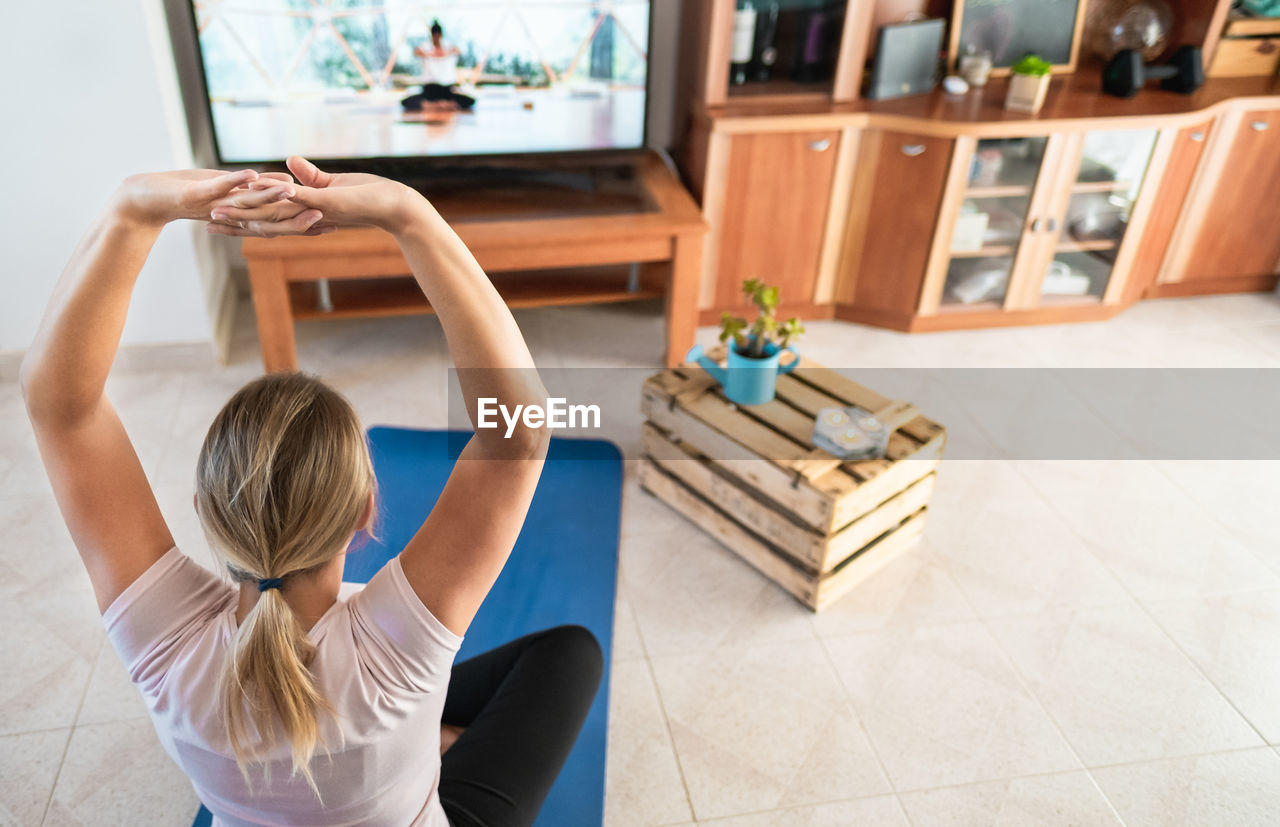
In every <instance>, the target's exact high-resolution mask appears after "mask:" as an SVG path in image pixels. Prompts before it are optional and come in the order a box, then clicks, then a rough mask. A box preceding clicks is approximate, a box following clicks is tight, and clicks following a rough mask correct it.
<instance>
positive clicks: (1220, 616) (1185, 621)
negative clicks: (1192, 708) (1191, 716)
mask: <svg viewBox="0 0 1280 827" xmlns="http://www.w3.org/2000/svg"><path fill="white" fill-rule="evenodd" d="M1147 608H1148V609H1149V610H1150V611H1151V613H1152V614H1153V615H1154V616H1155V619H1156V622H1157V623H1159V624H1160V626H1161V627H1162V628H1163V629H1164V631H1165V632H1166V633H1167V634H1168V635H1169V636H1170V637H1171V638H1173V641H1174V643H1176V644H1177V645H1178V646H1179V647H1180V648H1181V649H1182V651H1183V652H1186V653H1187V655H1188V656H1189V657H1190V658H1191V660H1192V661H1194V662H1195V664H1196V665H1197V666H1199V667H1200V669H1202V670H1203V671H1204V673H1205V674H1206V675H1207V676H1208V677H1209V680H1211V681H1213V683H1214V685H1215V686H1217V687H1218V689H1219V690H1221V691H1222V693H1223V694H1224V695H1226V696H1227V699H1228V700H1230V701H1231V703H1232V704H1234V705H1235V707H1236V709H1238V710H1240V712H1241V714H1243V715H1244V716H1245V718H1247V719H1248V720H1249V722H1250V723H1251V724H1253V726H1254V727H1256V728H1257V729H1258V731H1259V732H1261V733H1262V736H1263V737H1264V738H1266V740H1267V741H1268V742H1269V743H1273V744H1274V743H1280V646H1277V641H1280V591H1277V590H1265V591H1256V592H1239V593H1237V594H1231V595H1221V596H1215V597H1203V598H1197V599H1194V600H1178V601H1170V602H1160V603H1151V604H1148V606H1147Z"/></svg>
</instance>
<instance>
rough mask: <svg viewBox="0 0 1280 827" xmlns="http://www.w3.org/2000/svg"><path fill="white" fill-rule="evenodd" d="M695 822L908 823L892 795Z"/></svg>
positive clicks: (759, 826) (743, 825) (782, 826)
mask: <svg viewBox="0 0 1280 827" xmlns="http://www.w3.org/2000/svg"><path fill="white" fill-rule="evenodd" d="M698 823H699V824H707V825H713V826H714V827H849V826H850V825H868V827H870V825H874V826H875V827H899V825H900V827H907V826H908V824H909V822H908V821H907V819H906V817H905V816H904V815H903V814H902V808H901V807H900V806H898V802H897V801H896V800H894V797H893V796H891V795H878V796H873V797H870V798H859V799H856V800H854V801H833V802H830V803H827V804H813V805H810V806H807V807H792V808H790V809H786V810H771V811H769V812H767V813H752V814H751V815H743V816H730V817H729V818H712V819H700V820H699V821H698Z"/></svg>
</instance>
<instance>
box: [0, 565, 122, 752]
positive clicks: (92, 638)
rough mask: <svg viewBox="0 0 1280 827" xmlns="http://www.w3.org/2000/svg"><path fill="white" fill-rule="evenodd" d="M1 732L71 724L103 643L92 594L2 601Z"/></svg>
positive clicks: (53, 593) (49, 594)
mask: <svg viewBox="0 0 1280 827" xmlns="http://www.w3.org/2000/svg"><path fill="white" fill-rule="evenodd" d="M0 627H3V628H4V635H3V636H0V663H3V664H4V665H5V667H4V669H0V734H3V735H8V734H13V733H21V732H31V731H34V730H41V729H53V728H57V727H67V726H70V725H71V724H72V723H74V722H75V718H76V711H77V710H78V709H79V707H80V701H81V698H82V697H83V696H84V690H85V686H86V684H87V682H88V680H89V673H90V671H91V669H92V667H93V661H94V658H95V657H96V656H97V652H98V646H99V644H100V643H101V641H102V638H103V633H102V625H101V621H100V619H99V617H98V612H97V607H96V606H95V605H94V602H93V598H92V596H91V595H89V594H87V593H85V592H84V591H81V590H75V591H53V590H46V591H42V592H39V593H36V594H32V595H24V596H23V598H22V599H17V598H15V599H12V600H7V601H4V603H3V604H0Z"/></svg>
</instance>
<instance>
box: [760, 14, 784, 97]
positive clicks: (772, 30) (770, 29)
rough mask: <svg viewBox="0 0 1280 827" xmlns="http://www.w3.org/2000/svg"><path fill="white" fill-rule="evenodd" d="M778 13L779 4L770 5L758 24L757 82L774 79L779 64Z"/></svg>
mask: <svg viewBox="0 0 1280 827" xmlns="http://www.w3.org/2000/svg"><path fill="white" fill-rule="evenodd" d="M778 11H779V6H778V4H777V3H770V4H769V7H768V9H766V10H765V12H764V14H762V15H760V17H759V19H758V21H757V22H756V49H757V52H756V59H755V67H756V80H758V81H760V82H761V83H763V82H765V81H768V80H770V79H772V78H773V67H774V64H776V63H777V62H778V44H777V41H778Z"/></svg>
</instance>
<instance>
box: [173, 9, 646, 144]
mask: <svg viewBox="0 0 1280 827" xmlns="http://www.w3.org/2000/svg"><path fill="white" fill-rule="evenodd" d="M193 7H194V11H195V15H194V19H195V25H196V33H197V39H198V42H199V47H200V57H201V61H202V63H203V67H204V79H205V86H206V89H207V92H208V98H209V109H210V114H211V116H212V120H213V129H214V138H215V140H216V143H217V149H218V155H219V158H220V160H221V161H222V162H224V163H258V162H264V161H278V160H281V159H283V158H286V157H288V156H289V155H295V154H297V155H305V156H308V157H310V158H313V159H356V158H402V157H403V158H412V157H421V156H459V155H504V154H524V153H539V152H582V151H591V150H605V149H630V148H636V147H640V146H642V145H643V143H644V128H645V89H646V81H647V77H648V51H649V16H650V3H649V0H541V1H540V0H437V1H436V2H429V1H428V0H385V2H383V0H193Z"/></svg>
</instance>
